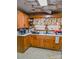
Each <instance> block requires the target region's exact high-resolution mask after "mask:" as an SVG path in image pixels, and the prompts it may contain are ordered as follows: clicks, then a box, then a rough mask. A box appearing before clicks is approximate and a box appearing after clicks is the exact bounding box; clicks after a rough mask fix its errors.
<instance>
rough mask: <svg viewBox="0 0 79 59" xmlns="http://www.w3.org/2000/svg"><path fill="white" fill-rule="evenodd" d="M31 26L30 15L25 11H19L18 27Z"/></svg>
mask: <svg viewBox="0 0 79 59" xmlns="http://www.w3.org/2000/svg"><path fill="white" fill-rule="evenodd" d="M28 27H29V16H28V15H26V14H25V13H23V12H21V11H18V12H17V28H28Z"/></svg>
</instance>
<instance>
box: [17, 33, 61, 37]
mask: <svg viewBox="0 0 79 59" xmlns="http://www.w3.org/2000/svg"><path fill="white" fill-rule="evenodd" d="M28 35H47V36H62V35H55V34H32V33H27V34H24V35H19V34H18V35H17V36H28Z"/></svg>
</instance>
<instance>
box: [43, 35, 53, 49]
mask: <svg viewBox="0 0 79 59" xmlns="http://www.w3.org/2000/svg"><path fill="white" fill-rule="evenodd" d="M53 39H54V38H52V36H46V38H45V39H44V47H45V48H49V49H52V47H53V44H54V41H53Z"/></svg>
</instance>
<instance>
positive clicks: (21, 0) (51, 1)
mask: <svg viewBox="0 0 79 59" xmlns="http://www.w3.org/2000/svg"><path fill="white" fill-rule="evenodd" d="M47 3H48V5H47V6H40V4H39V2H38V0H17V8H18V9H20V10H23V11H25V12H26V13H35V12H46V13H49V14H51V13H52V12H53V11H59V12H61V10H62V0H47Z"/></svg>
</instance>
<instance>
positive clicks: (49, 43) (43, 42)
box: [17, 35, 62, 52]
mask: <svg viewBox="0 0 79 59" xmlns="http://www.w3.org/2000/svg"><path fill="white" fill-rule="evenodd" d="M31 46H33V47H40V48H47V49H52V50H61V49H62V48H61V47H62V37H59V43H58V44H56V43H55V36H45V35H28V36H18V37H17V51H18V52H24V51H25V50H26V49H28V48H29V47H31Z"/></svg>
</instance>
